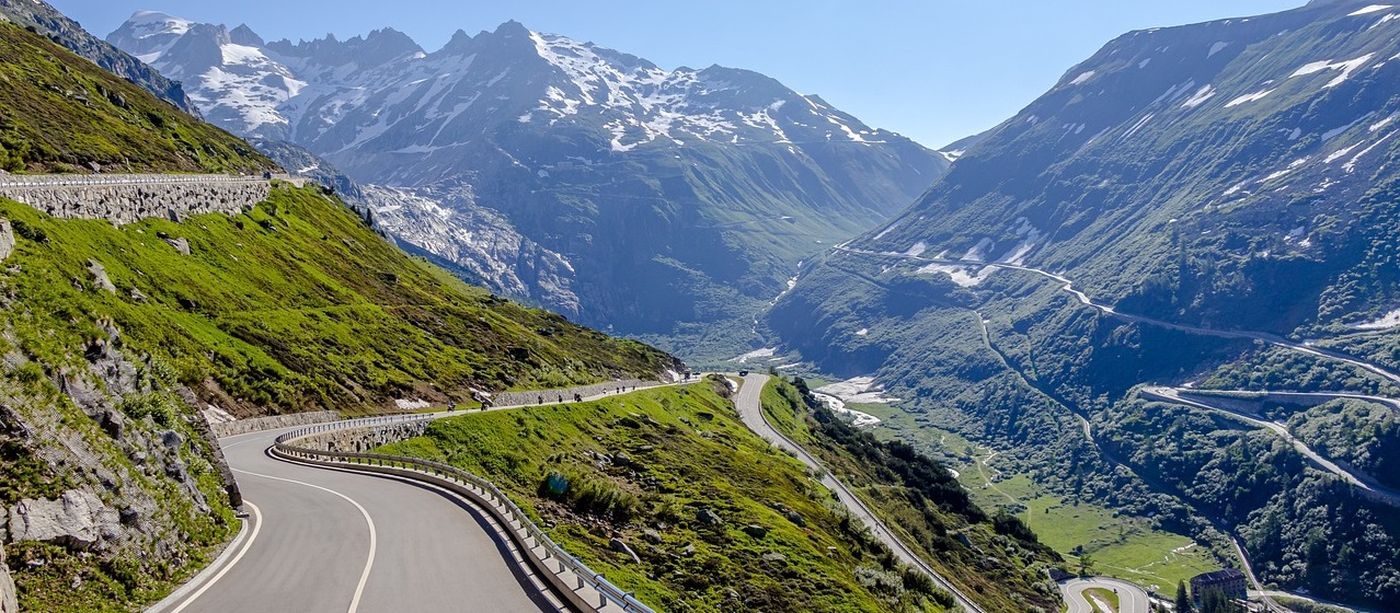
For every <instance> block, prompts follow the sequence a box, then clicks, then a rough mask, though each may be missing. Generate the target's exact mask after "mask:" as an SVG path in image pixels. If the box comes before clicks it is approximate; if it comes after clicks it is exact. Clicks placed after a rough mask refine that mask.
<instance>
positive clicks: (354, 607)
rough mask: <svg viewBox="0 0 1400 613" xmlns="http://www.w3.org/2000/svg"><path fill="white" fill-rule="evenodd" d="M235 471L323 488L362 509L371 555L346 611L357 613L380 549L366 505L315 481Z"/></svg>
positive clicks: (324, 490) (235, 470) (347, 612)
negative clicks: (377, 551) (375, 554)
mask: <svg viewBox="0 0 1400 613" xmlns="http://www.w3.org/2000/svg"><path fill="white" fill-rule="evenodd" d="M233 472H236V473H242V474H245V475H249V476H252V477H262V478H264V479H272V480H273V481H282V482H285V483H295V484H297V485H304V486H306V487H309V488H313V489H318V490H321V491H323V492H326V493H328V494H334V495H336V496H339V497H341V498H342V499H344V500H345V501H346V502H348V503H350V504H352V505H355V508H356V509H359V510H360V515H363V516H364V518H365V524H367V525H368V526H369V557H368V558H367V559H365V570H364V571H363V572H361V573H360V582H359V584H357V585H356V586H355V595H354V597H352V598H351V599H350V608H348V609H346V613H355V612H356V611H358V610H359V608H360V597H361V596H363V595H364V592H365V583H368V582H369V572H370V570H371V569H373V568H374V553H375V550H376V549H378V544H379V535H378V533H376V532H375V530H374V519H372V518H371V517H370V516H369V511H366V510H365V508H364V507H362V506H360V503H358V502H355V499H354V498H351V497H349V496H346V495H345V494H342V493H340V492H337V491H335V490H333V489H331V488H328V487H322V486H319V485H316V484H314V483H307V482H305V481H297V480H296V479H286V478H283V477H274V476H272V475H264V474H261V473H255V472H249V471H246V470H238V469H236V468H235V469H233Z"/></svg>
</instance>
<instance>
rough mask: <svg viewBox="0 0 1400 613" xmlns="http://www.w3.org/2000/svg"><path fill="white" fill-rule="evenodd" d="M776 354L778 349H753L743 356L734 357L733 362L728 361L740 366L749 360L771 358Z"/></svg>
mask: <svg viewBox="0 0 1400 613" xmlns="http://www.w3.org/2000/svg"><path fill="white" fill-rule="evenodd" d="M776 353H778V349H777V348H776V347H764V348H763V349H755V350H753V351H750V352H748V353H745V354H743V355H740V356H736V357H735V358H734V359H733V360H730V361H731V362H738V363H740V364H747V363H748V361H749V360H756V359H758V358H771V357H773V356H774V354H776Z"/></svg>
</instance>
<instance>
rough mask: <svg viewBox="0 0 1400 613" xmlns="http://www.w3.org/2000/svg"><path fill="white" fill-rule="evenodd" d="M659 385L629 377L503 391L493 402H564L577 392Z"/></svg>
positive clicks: (596, 393) (591, 393)
mask: <svg viewBox="0 0 1400 613" xmlns="http://www.w3.org/2000/svg"><path fill="white" fill-rule="evenodd" d="M658 385H663V384H662V383H658V382H656V381H642V380H639V379H628V380H626V381H609V382H607V383H597V384H594V385H582V386H579V387H570V388H566V389H558V390H546V391H542V392H501V393H499V394H496V395H495V396H493V397H492V399H491V404H492V405H494V406H498V407H513V406H522V405H532V404H540V399H541V398H543V399H544V402H546V403H550V404H553V403H557V402H560V401H561V400H560V399H561V398H562V399H563V400H562V401H563V402H571V401H573V399H574V395H575V394H577V395H579V396H582V397H584V398H589V397H592V396H599V395H602V394H611V393H613V392H614V391H616V390H617V389H618V388H627V389H628V390H631V388H633V387H635V388H638V389H641V388H646V387H656V386H658Z"/></svg>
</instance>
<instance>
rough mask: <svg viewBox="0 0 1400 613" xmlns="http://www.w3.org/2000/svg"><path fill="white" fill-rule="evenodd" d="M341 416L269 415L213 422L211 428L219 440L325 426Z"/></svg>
mask: <svg viewBox="0 0 1400 613" xmlns="http://www.w3.org/2000/svg"><path fill="white" fill-rule="evenodd" d="M339 419H340V414H339V413H336V412H335V411H317V412H314V413H295V414H292V415H269V416H267V417H255V418H253V419H239V420H235V421H225V422H211V423H210V425H209V427H210V429H212V430H213V431H214V435H215V436H218V437H219V438H223V437H225V436H237V435H239V434H247V433H249V432H261V431H263V430H275V429H277V428H290V427H292V426H309V425H311V424H323V423H326V422H328V421H337V420H339Z"/></svg>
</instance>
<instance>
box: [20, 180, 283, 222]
mask: <svg viewBox="0 0 1400 613" xmlns="http://www.w3.org/2000/svg"><path fill="white" fill-rule="evenodd" d="M73 180H83V181H91V182H96V181H108V182H111V184H83V185H63V184H61V183H63V182H65V181H73ZM121 181H128V183H121ZM271 190H272V184H271V183H269V182H267V181H262V180H256V179H252V178H247V179H244V178H239V177H222V176H219V177H209V178H207V179H204V180H198V181H189V182H170V178H169V177H147V176H143V175H129V176H128V175H120V176H119V175H104V176H102V177H100V178H98V177H94V178H90V179H78V178H72V177H48V178H43V179H35V178H28V177H26V178H25V179H24V181H23V182H19V181H0V197H5V198H10V199H13V200H17V201H19V202H23V203H25V204H28V205H29V206H32V207H34V208H36V209H39V210H41V211H44V212H45V213H48V214H50V215H53V216H54V217H65V218H77V219H106V220H108V221H111V222H112V223H114V224H118V225H121V224H128V223H132V222H134V221H138V220H141V219H146V218H150V217H166V218H169V219H171V220H179V219H182V218H185V217H188V216H190V215H200V214H205V213H224V214H228V215H234V214H238V213H242V212H244V211H247V210H249V209H251V208H253V206H254V205H256V204H257V203H259V202H262V201H264V200H267V197H268V194H269V193H270V192H271Z"/></svg>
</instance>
